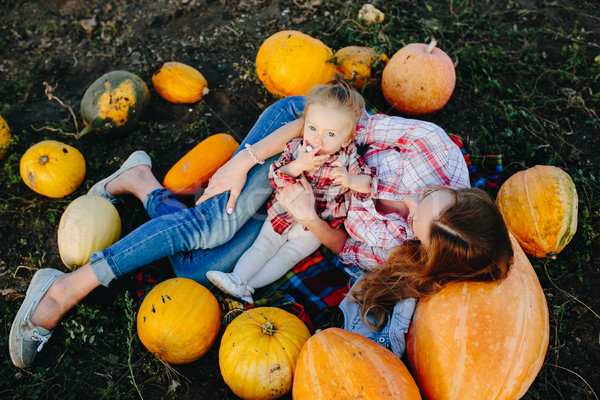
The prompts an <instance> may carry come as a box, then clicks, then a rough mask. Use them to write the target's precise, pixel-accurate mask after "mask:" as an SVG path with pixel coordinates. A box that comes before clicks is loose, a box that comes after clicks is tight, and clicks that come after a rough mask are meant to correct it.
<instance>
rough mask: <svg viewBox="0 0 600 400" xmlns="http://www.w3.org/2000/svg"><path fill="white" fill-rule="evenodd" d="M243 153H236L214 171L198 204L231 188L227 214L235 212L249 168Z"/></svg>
mask: <svg viewBox="0 0 600 400" xmlns="http://www.w3.org/2000/svg"><path fill="white" fill-rule="evenodd" d="M242 153H244V152H240V153H238V154H236V155H235V156H234V157H233V158H231V159H230V160H229V161H227V162H226V163H225V164H224V165H223V166H222V167H221V168H219V169H218V170H217V172H215V173H214V175H213V176H212V178H210V180H209V181H208V187H207V188H206V189H205V190H204V193H202V196H200V198H199V199H198V201H196V205H198V204H201V203H203V202H205V201H206V200H208V199H210V198H211V197H213V196H216V195H218V194H220V193H223V192H226V191H227V190H229V200H228V201H227V214H231V213H233V210H234V208H235V203H236V201H237V199H238V197H239V195H240V193H241V192H242V188H243V187H244V185H245V184H246V177H247V176H248V170H249V168H248V165H247V162H245V161H244V160H243V156H240V155H241V154H242ZM238 156H239V157H238Z"/></svg>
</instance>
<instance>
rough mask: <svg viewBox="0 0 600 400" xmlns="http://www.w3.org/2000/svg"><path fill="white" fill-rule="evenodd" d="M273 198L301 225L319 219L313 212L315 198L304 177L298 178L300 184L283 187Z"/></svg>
mask: <svg viewBox="0 0 600 400" xmlns="http://www.w3.org/2000/svg"><path fill="white" fill-rule="evenodd" d="M275 197H276V198H277V201H279V203H280V204H281V205H282V206H283V208H285V209H286V210H287V211H288V212H289V213H290V214H291V215H292V217H294V219H295V220H296V221H298V222H299V223H301V224H302V223H303V221H311V220H315V219H318V218H319V216H318V215H317V212H316V211H315V196H314V194H313V191H312V188H311V187H310V184H309V183H308V181H307V180H306V178H305V177H304V176H302V178H300V183H294V184H293V185H288V186H286V187H284V188H283V189H281V190H279V191H278V192H277V194H276V195H275Z"/></svg>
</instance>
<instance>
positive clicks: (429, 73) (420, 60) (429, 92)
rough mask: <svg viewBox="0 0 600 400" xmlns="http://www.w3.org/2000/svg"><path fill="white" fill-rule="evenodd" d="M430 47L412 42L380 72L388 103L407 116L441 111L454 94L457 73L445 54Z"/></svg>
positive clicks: (399, 51) (433, 45)
mask: <svg viewBox="0 0 600 400" xmlns="http://www.w3.org/2000/svg"><path fill="white" fill-rule="evenodd" d="M436 44H437V42H436V41H435V40H433V41H432V42H431V43H430V44H429V45H426V44H422V43H411V44H408V45H406V46H404V47H403V48H401V49H400V50H398V51H397V52H396V54H394V55H393V56H392V58H391V59H390V61H388V63H387V65H386V66H385V68H384V70H383V76H382V78H381V88H382V90H383V95H384V97H385V99H386V100H387V102H388V103H389V104H390V105H392V106H393V107H394V108H395V109H397V110H398V111H401V112H403V113H405V114H409V115H422V114H429V113H432V112H434V111H437V110H439V109H440V108H442V107H443V106H444V105H446V103H447V102H448V100H450V96H452V92H453V91H454V85H455V84H456V72H455V71H454V64H453V63H452V60H451V59H450V57H448V55H447V54H446V53H444V52H443V51H442V50H440V49H439V48H437V47H435V45H436Z"/></svg>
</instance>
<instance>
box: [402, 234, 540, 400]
mask: <svg viewBox="0 0 600 400" xmlns="http://www.w3.org/2000/svg"><path fill="white" fill-rule="evenodd" d="M511 239H512V242H513V248H514V251H515V259H514V263H513V265H512V267H511V271H510V273H509V275H508V277H507V278H506V279H505V280H504V281H502V282H501V283H489V282H487V283H486V282H463V283H453V284H450V285H449V286H447V287H446V288H444V289H442V290H441V291H440V292H438V293H437V294H435V295H433V296H431V297H430V298H429V299H427V300H421V301H420V302H419V304H418V305H417V308H416V310H415V315H414V317H413V324H412V325H411V329H410V330H409V333H408V340H407V347H406V350H407V354H408V358H409V363H410V366H411V370H412V372H413V375H414V376H415V379H416V380H417V383H418V384H419V387H420V388H421V393H422V394H423V396H424V397H425V398H427V399H430V400H456V399H460V400H471V399H472V400H481V399H485V400H515V399H519V398H521V397H522V396H523V395H524V394H525V392H527V390H528V388H529V386H530V385H531V384H532V382H533V381H534V379H535V377H536V375H537V373H538V372H539V371H540V368H541V367H542V364H543V363H544V357H545V354H546V350H547V347H548V339H549V323H548V306H547V304H546V298H545V297H544V292H543V290H542V288H541V286H540V283H539V281H538V278H537V276H536V274H535V271H534V270H533V267H532V266H531V263H530V262H529V260H528V259H527V256H526V255H525V253H524V252H523V250H522V249H521V248H520V247H519V245H518V243H517V241H516V240H515V239H514V238H511Z"/></svg>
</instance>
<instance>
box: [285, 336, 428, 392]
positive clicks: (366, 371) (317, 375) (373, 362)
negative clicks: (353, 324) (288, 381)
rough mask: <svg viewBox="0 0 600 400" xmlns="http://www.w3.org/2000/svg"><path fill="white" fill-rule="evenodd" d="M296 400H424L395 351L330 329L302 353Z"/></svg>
mask: <svg viewBox="0 0 600 400" xmlns="http://www.w3.org/2000/svg"><path fill="white" fill-rule="evenodd" d="M292 394H293V397H294V400H330V399H362V400H380V399H397V400H420V399H421V396H420V394H419V389H418V387H417V385H416V383H415V381H414V379H413V377H412V376H411V375H410V372H409V371H408V369H407V368H406V367H405V366H404V364H403V363H402V361H400V359H399V358H398V357H396V356H395V355H394V354H393V353H392V352H391V351H389V350H388V349H386V348H385V347H383V346H381V345H380V344H378V343H375V342H373V341H372V340H369V339H367V338H365V337H364V336H361V335H359V334H357V333H354V332H348V331H345V330H343V329H339V328H328V329H325V330H323V331H320V332H318V333H316V334H315V335H313V336H312V337H311V338H310V339H308V341H307V342H306V344H305V345H304V347H302V351H301V352H300V357H299V358H298V363H297V364H296V377H295V378H294V387H293V389H292Z"/></svg>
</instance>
